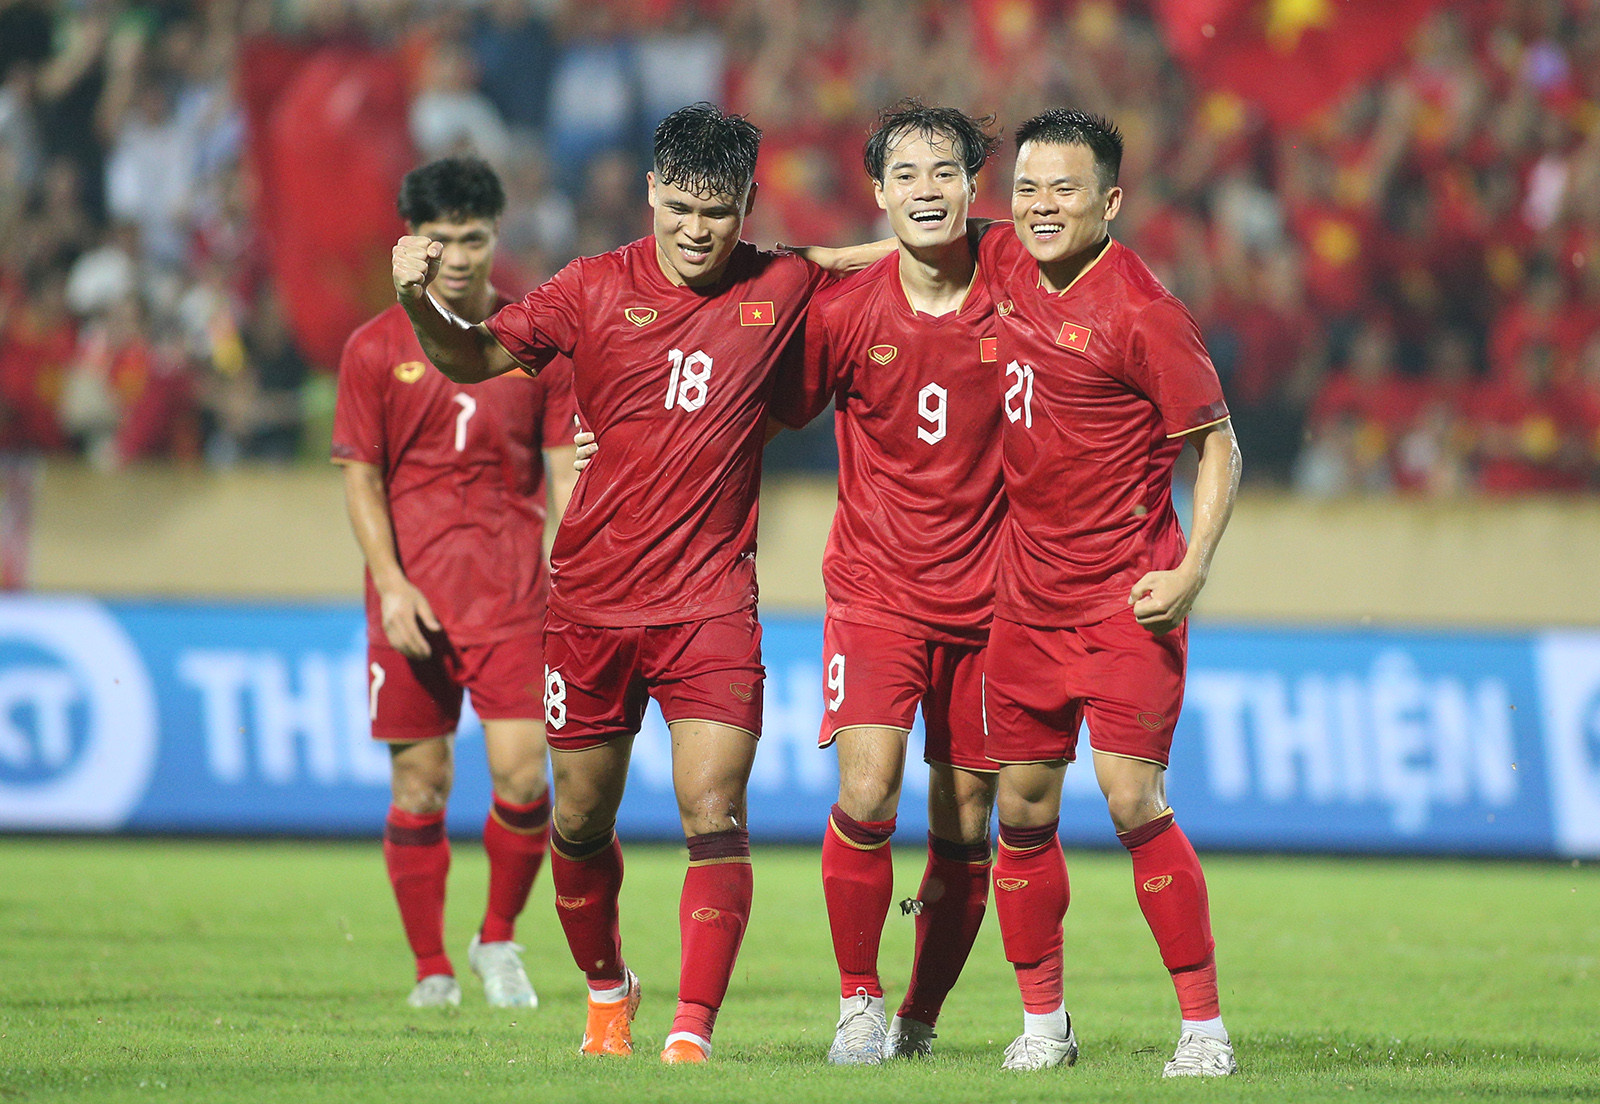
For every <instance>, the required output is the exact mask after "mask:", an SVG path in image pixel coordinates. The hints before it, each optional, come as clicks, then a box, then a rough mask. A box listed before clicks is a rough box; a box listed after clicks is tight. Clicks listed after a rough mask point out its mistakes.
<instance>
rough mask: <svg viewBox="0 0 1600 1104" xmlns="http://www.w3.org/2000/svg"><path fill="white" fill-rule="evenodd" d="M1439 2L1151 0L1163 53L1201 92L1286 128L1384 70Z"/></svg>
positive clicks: (1399, 0) (1373, 0)
mask: <svg viewBox="0 0 1600 1104" xmlns="http://www.w3.org/2000/svg"><path fill="white" fill-rule="evenodd" d="M1438 5H1439V0H1157V2H1156V11H1157V14H1158V16H1159V18H1160V21H1161V26H1162V28H1163V30H1164V32H1165V34H1166V38H1167V45H1168V47H1169V48H1170V49H1171V50H1172V52H1173V54H1174V55H1175V56H1176V57H1177V58H1178V60H1179V61H1180V62H1181V63H1182V64H1183V65H1184V67H1185V68H1186V69H1188V71H1189V73H1190V75H1191V76H1192V77H1193V78H1194V79H1195V81H1196V82H1197V83H1198V84H1200V85H1201V86H1202V87H1204V88H1206V89H1209V90H1211V91H1216V92H1230V93H1232V94H1234V95H1236V96H1238V97H1239V98H1241V99H1243V100H1247V101H1249V102H1251V103H1253V104H1255V105H1256V106H1258V107H1259V108H1260V109H1261V110H1262V111H1263V112H1264V113H1265V114H1266V116H1267V117H1268V118H1269V119H1270V120H1272V121H1273V122H1274V123H1276V124H1278V125H1279V126H1293V125H1295V124H1297V123H1300V122H1302V121H1304V120H1305V119H1306V118H1308V117H1309V116H1311V115H1313V114H1315V113H1316V112H1317V111H1319V110H1321V109H1322V108H1324V107H1327V106H1329V105H1330V104H1333V103H1335V102H1337V101H1338V100H1339V98H1340V97H1341V96H1343V95H1344V94H1345V93H1346V92H1347V91H1349V90H1350V88H1351V87H1353V86H1354V85H1356V84H1358V83H1359V82H1361V81H1363V80H1367V79H1370V78H1371V77H1373V76H1375V75H1377V74H1378V73H1380V72H1382V71H1383V69H1384V68H1386V67H1387V66H1389V65H1390V64H1392V63H1393V62H1394V61H1395V60H1396V59H1398V58H1399V57H1400V56H1401V55H1402V54H1403V53H1404V51H1405V48H1406V44H1407V41H1408V39H1409V38H1410V37H1411V33H1412V31H1414V30H1415V29H1416V27H1417V24H1418V23H1420V22H1421V21H1422V19H1423V17H1424V16H1426V15H1427V14H1428V12H1429V11H1431V10H1432V9H1433V8H1435V7H1437V6H1438Z"/></svg>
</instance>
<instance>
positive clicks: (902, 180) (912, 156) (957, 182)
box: [873, 130, 973, 250]
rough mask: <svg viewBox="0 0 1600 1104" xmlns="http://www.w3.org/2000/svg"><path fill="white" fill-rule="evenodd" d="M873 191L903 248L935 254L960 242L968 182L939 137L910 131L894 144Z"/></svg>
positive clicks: (949, 144)
mask: <svg viewBox="0 0 1600 1104" xmlns="http://www.w3.org/2000/svg"><path fill="white" fill-rule="evenodd" d="M873 192H874V194H875V195H876V197H877V200H878V206H879V207H881V208H882V209H883V210H884V211H885V212H886V213H887V214H888V216H889V227H890V229H891V230H892V231H893V232H894V236H895V237H897V238H899V239H900V241H901V242H902V243H904V244H905V245H906V247H907V248H909V249H912V250H923V249H939V248H941V247H943V246H947V245H950V244H951V243H953V242H957V241H963V240H965V238H966V234H967V206H968V205H969V204H970V203H971V202H972V197H973V183H972V181H971V180H970V179H969V178H968V177H967V174H966V171H965V169H963V168H962V165H961V160H960V158H959V157H958V156H957V154H956V150H955V144H954V143H953V142H951V140H950V139H949V138H947V137H945V136H944V135H941V134H934V135H933V136H932V137H931V138H930V137H929V136H928V135H925V134H922V133H921V132H919V131H916V130H910V131H907V132H906V133H905V134H904V135H902V136H901V137H900V138H899V139H897V140H896V141H895V142H893V143H892V144H891V145H890V146H889V148H888V150H887V151H886V153H885V156H884V164H883V181H882V183H875V184H874V185H873Z"/></svg>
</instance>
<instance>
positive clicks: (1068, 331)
mask: <svg viewBox="0 0 1600 1104" xmlns="http://www.w3.org/2000/svg"><path fill="white" fill-rule="evenodd" d="M1093 336H1094V331H1093V330H1091V329H1090V328H1089V327H1088V326H1080V325H1078V324H1077V323H1076V322H1063V323H1062V324H1061V332H1060V333H1059V334H1057V335H1056V344H1057V345H1064V346H1066V347H1067V348H1068V349H1071V350H1072V351H1073V352H1075V353H1086V352H1088V351H1089V338H1091V337H1093Z"/></svg>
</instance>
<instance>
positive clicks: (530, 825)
mask: <svg viewBox="0 0 1600 1104" xmlns="http://www.w3.org/2000/svg"><path fill="white" fill-rule="evenodd" d="M549 844H550V795H549V794H548V793H545V794H541V795H539V798H538V799H537V800H535V801H530V802H528V803H527V804H526V805H513V804H512V803H511V802H509V801H502V800H500V799H499V798H498V797H497V798H495V799H494V804H493V805H491V806H490V808H489V818H488V820H486V821H484V825H483V849H484V851H486V852H488V855H489V907H488V910H487V911H486V912H485V913H484V916H483V926H482V927H481V928H479V929H478V938H479V939H481V940H482V941H483V942H485V943H500V942H504V941H506V940H508V939H510V938H511V937H512V935H513V934H515V932H516V928H517V917H518V916H519V915H520V914H521V913H522V908H523V906H524V905H526V904H527V903H528V891H529V890H530V889H532V888H533V880H534V879H535V878H537V877H538V876H539V867H541V866H543V865H544V853H545V851H546V850H547V849H548V847H549Z"/></svg>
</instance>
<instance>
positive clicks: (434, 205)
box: [396, 157, 506, 226]
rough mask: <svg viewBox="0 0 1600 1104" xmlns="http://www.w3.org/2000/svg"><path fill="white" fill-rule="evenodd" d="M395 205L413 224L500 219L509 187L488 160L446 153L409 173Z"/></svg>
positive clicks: (401, 184) (401, 183) (409, 222)
mask: <svg viewBox="0 0 1600 1104" xmlns="http://www.w3.org/2000/svg"><path fill="white" fill-rule="evenodd" d="M396 206H397V207H399V209H400V217H401V218H403V219H405V220H406V222H407V223H408V224H409V225H411V226H421V225H422V224H423V223H425V222H438V221H439V220H441V219H448V220H450V221H453V222H465V221H466V220H467V219H477V218H486V219H497V218H499V217H500V215H501V214H502V213H503V212H504V211H505V209H506V190H505V188H504V187H502V186H501V184H500V177H499V176H498V175H497V174H496V173H495V171H494V170H493V169H491V168H490V167H489V165H488V164H487V162H484V161H480V160H479V159H478V158H476V157H445V158H441V159H440V160H438V161H430V162H429V163H428V164H426V165H423V166H422V167H421V168H417V169H412V170H411V171H410V172H408V173H406V177H405V179H404V180H402V181H401V182H400V198H399V201H398V202H397V204H396Z"/></svg>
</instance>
